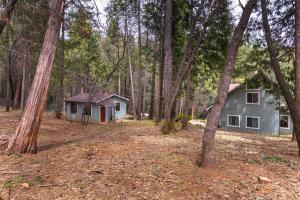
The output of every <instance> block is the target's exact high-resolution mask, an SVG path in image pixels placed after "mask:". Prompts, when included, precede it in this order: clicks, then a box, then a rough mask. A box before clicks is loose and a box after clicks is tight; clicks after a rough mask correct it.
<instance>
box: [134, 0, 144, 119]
mask: <svg viewBox="0 0 300 200" xmlns="http://www.w3.org/2000/svg"><path fill="white" fill-rule="evenodd" d="M138 65H139V69H138V92H137V93H138V97H137V109H136V115H137V119H138V120H141V113H142V104H143V84H142V72H143V67H142V33H141V0H138Z"/></svg>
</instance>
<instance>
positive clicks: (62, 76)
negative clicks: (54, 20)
mask: <svg viewBox="0 0 300 200" xmlns="http://www.w3.org/2000/svg"><path fill="white" fill-rule="evenodd" d="M65 7H66V5H65V0H64V6H63V9H62V12H61V16H62V22H61V61H60V80H59V94H58V101H57V103H56V104H57V109H56V115H55V117H56V118H57V119H60V118H61V115H62V110H63V104H64V79H65V71H64V70H65V21H64V20H65Z"/></svg>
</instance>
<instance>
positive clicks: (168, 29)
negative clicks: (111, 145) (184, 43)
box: [162, 0, 173, 134]
mask: <svg viewBox="0 0 300 200" xmlns="http://www.w3.org/2000/svg"><path fill="white" fill-rule="evenodd" d="M164 24H165V26H164V72H163V74H164V84H163V90H164V103H165V105H166V106H165V110H164V111H165V122H164V126H163V128H162V132H163V134H168V133H170V128H171V127H170V125H171V108H172V106H173V105H170V104H171V95H172V94H171V92H172V89H173V88H172V80H173V78H172V74H173V66H172V61H173V58H172V42H171V41H172V1H171V0H166V1H165V22H164Z"/></svg>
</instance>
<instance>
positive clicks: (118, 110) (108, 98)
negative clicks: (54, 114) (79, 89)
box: [65, 92, 129, 123]
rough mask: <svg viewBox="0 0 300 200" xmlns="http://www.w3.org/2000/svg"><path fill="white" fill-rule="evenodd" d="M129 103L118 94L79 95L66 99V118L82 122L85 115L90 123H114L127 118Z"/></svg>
mask: <svg viewBox="0 0 300 200" xmlns="http://www.w3.org/2000/svg"><path fill="white" fill-rule="evenodd" d="M128 101H129V100H128V99H127V98H125V97H122V96H119V95H117V94H109V93H102V92H98V93H96V94H89V93H83V94H79V95H76V96H72V97H69V98H67V99H65V108H66V118H67V120H69V121H81V120H82V118H83V114H84V115H85V116H88V122H89V123H108V122H114V121H116V120H120V119H122V118H124V117H125V116H126V114H127V104H128Z"/></svg>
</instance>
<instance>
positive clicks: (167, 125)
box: [162, 0, 213, 134]
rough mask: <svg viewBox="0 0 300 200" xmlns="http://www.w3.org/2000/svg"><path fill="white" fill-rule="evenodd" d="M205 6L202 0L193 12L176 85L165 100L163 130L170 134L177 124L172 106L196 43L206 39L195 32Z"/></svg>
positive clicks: (191, 59)
mask: <svg viewBox="0 0 300 200" xmlns="http://www.w3.org/2000/svg"><path fill="white" fill-rule="evenodd" d="M212 5H213V3H212ZM203 6H204V1H203V0H202V1H201V3H200V7H199V8H198V10H197V12H196V14H195V15H194V14H193V13H192V14H191V19H190V23H189V31H188V32H189V33H190V35H189V37H188V39H187V44H186V45H185V48H184V53H183V56H182V58H181V61H180V68H179V70H178V72H177V74H176V78H175V84H174V87H170V88H169V89H172V90H168V91H169V96H168V98H169V100H168V102H167V101H166V102H165V122H164V125H163V129H162V132H163V133H164V134H169V133H170V131H171V130H172V129H173V128H174V127H175V126H173V125H174V122H172V121H171V120H172V119H171V118H170V116H171V112H172V108H173V107H174V104H175V101H176V98H177V94H178V91H179V89H180V86H181V83H182V80H183V78H184V76H185V75H186V72H187V71H188V69H189V68H190V67H191V63H192V62H193V60H194V56H195V55H196V52H197V49H195V46H196V45H195V43H196V44H200V43H201V41H202V40H203V39H204V37H203V38H201V39H200V38H197V37H196V36H197V34H196V32H195V28H196V24H197V20H198V17H199V15H200V13H201V11H202V9H203ZM210 13H211V12H210V11H209V14H208V16H207V19H208V18H209V16H210ZM203 24H204V27H203V33H204V34H205V32H206V28H207V24H206V21H204V23H203ZM195 41H196V42H195ZM171 82H172V79H171ZM164 89H165V88H164Z"/></svg>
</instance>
